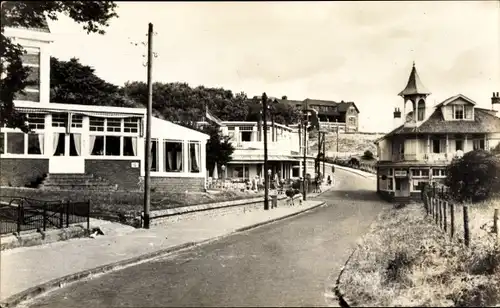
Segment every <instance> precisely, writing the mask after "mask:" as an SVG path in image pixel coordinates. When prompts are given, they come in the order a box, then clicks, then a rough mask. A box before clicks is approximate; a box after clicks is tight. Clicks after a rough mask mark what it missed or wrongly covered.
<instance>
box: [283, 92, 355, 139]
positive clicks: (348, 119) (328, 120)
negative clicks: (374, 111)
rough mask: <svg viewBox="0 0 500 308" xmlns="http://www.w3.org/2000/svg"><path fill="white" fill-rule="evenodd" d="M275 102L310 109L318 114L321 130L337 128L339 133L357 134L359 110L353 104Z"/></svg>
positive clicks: (312, 100) (287, 100)
mask: <svg viewBox="0 0 500 308" xmlns="http://www.w3.org/2000/svg"><path fill="white" fill-rule="evenodd" d="M277 101H279V102H282V103H286V104H289V105H291V106H295V107H297V108H300V109H303V108H304V107H305V108H312V109H315V110H316V111H317V112H318V117H319V121H320V125H321V127H323V128H330V129H331V128H333V129H336V127H338V128H339V132H357V131H358V128H359V109H358V107H357V106H356V104H354V102H344V101H341V102H335V101H329V100H319V99H309V98H307V99H305V100H303V101H298V100H289V99H277Z"/></svg>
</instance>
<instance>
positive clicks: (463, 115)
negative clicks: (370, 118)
mask: <svg viewBox="0 0 500 308" xmlns="http://www.w3.org/2000/svg"><path fill="white" fill-rule="evenodd" d="M399 95H400V96H401V97H402V98H403V100H404V106H403V115H401V109H399V108H396V110H395V112H394V118H395V120H396V123H397V124H396V128H395V129H394V130H393V131H391V132H390V133H388V134H386V135H385V136H384V137H382V138H380V139H378V140H377V141H376V144H377V149H378V150H377V151H378V157H379V161H378V164H377V192H378V193H379V194H380V195H382V196H383V197H384V198H386V199H388V200H394V201H405V200H409V199H410V198H415V199H418V198H420V193H421V187H422V186H421V184H422V183H429V182H436V181H437V182H439V181H442V180H443V179H444V178H445V177H446V170H445V168H446V166H447V165H448V164H449V163H450V162H451V160H452V159H453V158H454V157H456V156H460V155H463V153H466V152H469V151H472V150H477V149H486V150H491V149H493V148H495V147H497V146H498V144H499V143H500V118H499V117H498V116H497V115H496V111H494V110H488V109H483V108H478V107H476V102H474V101H473V100H472V99H470V98H468V97H466V96H465V95H462V94H458V95H455V96H452V97H450V98H448V99H446V100H444V101H443V102H441V103H440V104H438V105H436V106H434V107H431V106H429V105H428V104H427V96H429V95H430V92H429V91H428V90H427V89H425V87H424V86H423V84H422V82H421V81H420V77H419V76H418V74H417V70H416V68H415V66H413V68H412V71H411V73H410V77H409V80H408V84H407V86H406V88H405V89H404V90H403V91H401V92H400V93H399ZM495 99H496V100H498V98H496V96H495V95H494V96H493V98H492V103H494V102H493V101H494V100H495ZM407 105H408V106H407ZM407 107H409V108H408V109H410V108H411V109H410V110H407ZM401 119H405V121H404V122H403V121H401Z"/></svg>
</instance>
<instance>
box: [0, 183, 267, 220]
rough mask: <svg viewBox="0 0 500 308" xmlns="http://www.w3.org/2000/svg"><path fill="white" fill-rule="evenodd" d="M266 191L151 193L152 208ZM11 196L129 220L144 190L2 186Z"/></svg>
mask: <svg viewBox="0 0 500 308" xmlns="http://www.w3.org/2000/svg"><path fill="white" fill-rule="evenodd" d="M263 195H264V194H263V192H259V193H255V192H249V191H220V192H217V193H205V192H187V193H160V192H152V193H151V210H152V211H154V210H164V209H169V208H176V207H183V206H191V205H200V204H207V203H215V202H224V201H233V200H241V199H249V198H257V197H261V196H263ZM11 197H28V198H34V199H39V200H70V201H82V200H90V201H91V216H92V217H94V218H100V219H106V220H111V221H118V222H122V223H128V220H130V219H131V217H135V216H138V215H140V213H141V212H142V209H143V200H144V199H143V197H144V193H143V192H140V191H84V190H81V191H75V190H40V189H33V188H13V187H2V198H1V199H2V200H4V201H8V199H9V198H11Z"/></svg>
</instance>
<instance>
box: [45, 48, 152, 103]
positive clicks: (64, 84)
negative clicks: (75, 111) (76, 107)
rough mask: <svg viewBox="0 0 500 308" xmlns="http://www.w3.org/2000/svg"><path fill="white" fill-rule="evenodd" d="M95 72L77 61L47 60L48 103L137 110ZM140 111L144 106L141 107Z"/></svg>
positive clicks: (116, 87)
mask: <svg viewBox="0 0 500 308" xmlns="http://www.w3.org/2000/svg"><path fill="white" fill-rule="evenodd" d="M94 71H95V70H94V69H93V68H91V67H90V66H86V65H83V64H81V63H80V62H79V61H78V59H76V58H72V59H71V60H69V61H61V60H58V59H57V58H54V57H51V59H50V100H51V102H54V103H61V104H81V105H106V106H120V107H136V104H135V103H134V102H133V101H132V100H129V99H127V98H126V97H124V95H123V94H122V93H121V91H120V88H119V87H118V86H115V85H113V84H111V83H108V82H106V81H104V80H102V79H101V78H99V77H98V76H96V75H95V74H94ZM141 107H143V106H141Z"/></svg>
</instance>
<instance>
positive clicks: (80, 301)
mask: <svg viewBox="0 0 500 308" xmlns="http://www.w3.org/2000/svg"><path fill="white" fill-rule="evenodd" d="M336 173H337V184H336V188H335V190H333V191H329V192H327V193H324V194H323V195H321V196H320V197H318V199H322V200H325V201H327V203H328V205H327V206H324V207H320V208H317V209H315V210H312V211H311V212H308V213H305V214H302V215H298V216H296V217H294V218H290V219H287V220H283V221H280V222H276V223H273V224H269V225H265V226H263V227H259V228H256V229H253V230H249V231H246V232H243V233H239V234H235V235H233V236H230V237H227V238H225V239H223V240H220V241H217V242H213V243H210V244H207V245H204V246H200V247H196V248H194V249H191V250H189V251H185V252H181V253H177V254H173V255H169V256H165V257H162V258H160V259H157V260H155V261H151V262H148V263H143V264H140V265H136V266H133V267H129V268H126V269H123V270H120V271H117V272H113V273H109V274H105V275H102V276H98V277H95V278H94V279H92V280H88V281H82V282H78V283H75V284H72V285H69V286H67V287H65V288H62V289H59V290H56V291H54V292H52V293H49V294H47V295H45V296H43V297H40V298H38V299H37V300H36V301H35V302H32V303H30V305H29V306H30V307H54V308H57V307H61V308H63V307H64V308H66V307H110V306H114V307H118V306H128V307H138V306H141V307H145V306H147V307H168V306H177V307H179V306H233V307H235V306H236V307H237V306H327V305H328V304H332V303H333V304H335V301H334V300H332V299H330V300H328V296H325V294H331V293H332V292H331V288H332V287H333V286H334V284H335V279H336V278H337V276H338V274H339V272H340V268H341V267H342V265H343V264H344V263H345V261H346V260H347V258H348V256H349V254H350V252H351V251H352V249H353V248H354V246H355V244H356V241H357V240H358V239H359V237H360V236H362V235H363V234H364V233H366V231H367V229H368V227H369V225H370V223H371V222H372V221H373V220H374V219H375V218H376V216H377V214H378V213H379V212H380V210H381V209H382V208H383V207H384V206H387V204H386V203H384V202H382V201H380V200H379V199H378V197H377V196H376V195H375V191H374V189H375V181H374V179H369V178H363V177H361V176H359V175H355V174H352V173H350V172H347V171H342V170H337V172H336Z"/></svg>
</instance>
